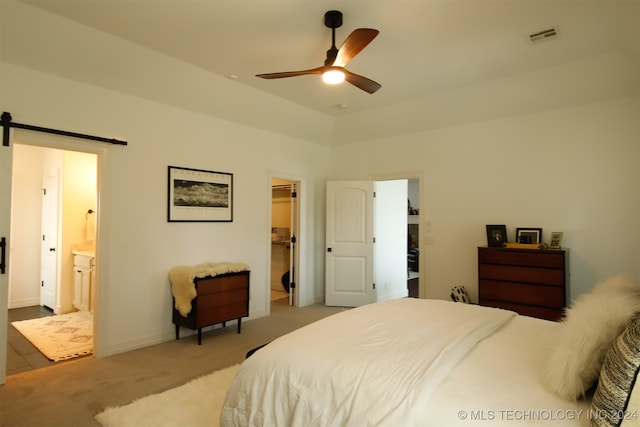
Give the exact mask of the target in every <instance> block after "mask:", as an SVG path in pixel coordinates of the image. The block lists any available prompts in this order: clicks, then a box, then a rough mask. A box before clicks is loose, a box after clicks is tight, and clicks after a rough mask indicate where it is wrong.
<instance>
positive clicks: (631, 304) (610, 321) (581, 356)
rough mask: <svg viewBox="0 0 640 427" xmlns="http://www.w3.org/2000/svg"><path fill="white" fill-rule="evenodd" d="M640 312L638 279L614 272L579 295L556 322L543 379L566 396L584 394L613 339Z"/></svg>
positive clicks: (571, 398)
mask: <svg viewBox="0 0 640 427" xmlns="http://www.w3.org/2000/svg"><path fill="white" fill-rule="evenodd" d="M636 312H640V283H639V282H636V281H634V280H632V279H630V278H627V277H623V276H617V277H613V278H611V279H608V280H605V281H604V282H601V283H598V284H597V285H596V286H594V288H593V290H592V291H591V292H590V293H587V294H583V295H581V296H580V297H579V298H578V299H576V301H575V302H574V303H573V305H572V307H571V308H569V309H568V310H567V312H566V317H565V319H564V320H563V321H562V322H561V323H560V324H559V325H558V326H559V327H560V328H559V333H558V337H557V340H556V341H555V347H554V348H553V349H552V350H551V353H550V355H549V359H548V361H547V369H546V372H545V375H544V380H545V383H546V385H547V387H548V388H549V390H551V391H553V392H554V393H555V394H557V395H559V396H560V397H563V398H565V399H567V400H576V399H579V398H581V397H583V396H584V394H585V392H586V391H587V390H589V389H590V388H591V387H592V386H593V385H594V384H595V382H596V380H597V379H598V376H599V375H600V368H601V367H602V362H603V360H604V356H605V354H606V353H607V351H608V350H609V348H610V347H611V345H612V344H613V341H614V340H615V339H616V338H617V337H618V336H619V335H620V334H621V333H622V331H623V330H624V329H625V328H626V326H627V324H628V322H629V320H630V319H631V317H632V316H633V315H634V314H635V313H636Z"/></svg>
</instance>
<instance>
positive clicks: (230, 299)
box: [196, 289, 248, 313]
mask: <svg viewBox="0 0 640 427" xmlns="http://www.w3.org/2000/svg"><path fill="white" fill-rule="evenodd" d="M247 300H248V292H247V289H235V290H232V291H227V292H216V293H211V294H206V295H198V298H197V299H196V304H197V306H198V307H197V309H198V313H202V310H207V309H210V308H216V307H222V306H225V305H227V304H235V303H239V302H244V303H245V305H246V301H247Z"/></svg>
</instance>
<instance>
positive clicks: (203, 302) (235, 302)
mask: <svg viewBox="0 0 640 427" xmlns="http://www.w3.org/2000/svg"><path fill="white" fill-rule="evenodd" d="M193 282H194V284H195V287H196V292H197V296H196V297H195V298H194V299H193V300H192V301H191V311H190V312H189V314H188V315H187V316H186V317H185V316H182V315H181V314H180V312H179V311H178V310H176V309H175V303H174V308H173V323H174V324H175V326H176V339H179V338H180V326H183V327H185V328H189V329H194V330H197V331H198V344H199V345H200V344H202V328H204V327H205V326H211V325H215V324H217V323H222V325H223V327H224V326H226V322H227V321H229V320H234V319H237V321H238V333H240V329H241V326H242V318H243V317H247V316H249V271H241V272H238V273H228V274H220V275H216V276H214V277H204V278H196V279H194V281H193Z"/></svg>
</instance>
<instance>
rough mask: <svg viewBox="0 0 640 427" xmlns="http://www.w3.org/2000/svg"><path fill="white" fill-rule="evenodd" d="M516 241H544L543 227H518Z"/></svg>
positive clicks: (528, 242)
mask: <svg viewBox="0 0 640 427" xmlns="http://www.w3.org/2000/svg"><path fill="white" fill-rule="evenodd" d="M516 242H518V243H526V244H540V243H542V228H516Z"/></svg>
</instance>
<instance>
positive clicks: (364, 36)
mask: <svg viewBox="0 0 640 427" xmlns="http://www.w3.org/2000/svg"><path fill="white" fill-rule="evenodd" d="M378 33H379V31H378V30H374V29H371V28H358V29H357V30H354V31H353V33H351V34H349V37H347V39H346V40H345V41H344V43H342V46H340V49H338V55H337V56H336V60H335V61H333V66H334V67H344V66H345V65H347V64H348V63H349V61H351V60H352V59H353V57H354V56H356V55H357V54H358V53H360V51H361V50H362V49H364V48H365V47H367V45H368V44H369V43H371V40H373V39H375V38H376V36H377V35H378Z"/></svg>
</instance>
